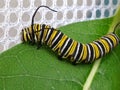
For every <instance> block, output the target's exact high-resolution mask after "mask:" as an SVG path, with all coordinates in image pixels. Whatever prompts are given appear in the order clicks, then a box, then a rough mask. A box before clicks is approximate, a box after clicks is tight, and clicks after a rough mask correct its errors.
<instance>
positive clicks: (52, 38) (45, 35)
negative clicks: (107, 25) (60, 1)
mask: <svg viewBox="0 0 120 90" xmlns="http://www.w3.org/2000/svg"><path fill="white" fill-rule="evenodd" d="M40 7H47V6H40ZM40 7H38V8H37V9H36V11H35V13H34V14H33V18H32V25H31V26H30V27H27V28H25V29H23V30H22V38H23V42H32V43H33V44H34V43H35V42H36V43H37V47H38V48H39V47H40V46H41V45H42V44H46V45H48V46H49V47H50V48H51V49H52V50H53V51H54V52H56V53H57V54H58V56H59V58H61V59H62V58H67V59H69V60H70V61H71V62H72V63H73V64H77V63H80V62H85V63H89V62H90V63H91V62H93V61H94V60H96V59H98V58H101V57H103V56H104V55H106V54H107V53H109V52H110V51H111V50H112V49H113V48H114V47H116V46H117V45H118V44H119V43H120V37H119V35H117V34H116V32H117V30H120V23H118V24H117V25H116V27H115V30H114V32H111V33H109V34H107V35H105V36H103V37H101V38H100V39H98V40H95V41H93V42H91V43H88V44H82V43H79V42H77V41H75V40H73V39H71V38H70V37H68V36H67V35H65V34H64V33H62V32H61V31H60V30H57V29H55V28H53V27H51V26H49V25H45V24H34V23H33V22H34V16H35V14H36V12H37V10H38V9H39V8H40ZM47 8H48V9H50V8H49V7H47ZM50 10H52V9H50ZM52 11H55V10H52Z"/></svg>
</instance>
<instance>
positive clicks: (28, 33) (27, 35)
mask: <svg viewBox="0 0 120 90" xmlns="http://www.w3.org/2000/svg"><path fill="white" fill-rule="evenodd" d="M32 40H33V36H32V29H31V27H27V28H24V29H22V41H23V42H32Z"/></svg>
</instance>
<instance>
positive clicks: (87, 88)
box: [83, 59, 101, 90]
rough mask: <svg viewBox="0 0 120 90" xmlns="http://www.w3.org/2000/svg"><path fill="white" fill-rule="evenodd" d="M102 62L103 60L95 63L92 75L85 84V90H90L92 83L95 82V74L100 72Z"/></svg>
mask: <svg viewBox="0 0 120 90" xmlns="http://www.w3.org/2000/svg"><path fill="white" fill-rule="evenodd" d="M100 62H101V59H99V60H97V61H96V62H95V63H94V65H93V67H92V69H91V71H90V74H89V75H88V78H87V80H86V82H85V83H84V86H83V90H89V89H90V85H91V83H92V81H93V78H94V76H95V74H96V72H97V70H98V67H99V65H100Z"/></svg>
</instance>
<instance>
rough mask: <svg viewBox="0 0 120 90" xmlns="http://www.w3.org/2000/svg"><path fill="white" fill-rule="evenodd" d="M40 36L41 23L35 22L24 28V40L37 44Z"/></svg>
mask: <svg viewBox="0 0 120 90" xmlns="http://www.w3.org/2000/svg"><path fill="white" fill-rule="evenodd" d="M39 36H40V25H39V24H34V25H33V26H32V25H31V26H30V27H26V28H24V29H22V41H23V42H29V43H31V44H35V42H37V41H38V39H39Z"/></svg>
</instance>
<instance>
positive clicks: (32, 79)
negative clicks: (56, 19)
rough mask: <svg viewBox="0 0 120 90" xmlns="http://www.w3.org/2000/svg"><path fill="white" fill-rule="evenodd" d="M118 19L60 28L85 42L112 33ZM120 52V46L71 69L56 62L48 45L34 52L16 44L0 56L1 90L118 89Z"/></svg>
mask: <svg viewBox="0 0 120 90" xmlns="http://www.w3.org/2000/svg"><path fill="white" fill-rule="evenodd" d="M117 11H119V10H117ZM119 16H120V12H118V13H117V14H116V15H115V16H114V17H111V18H107V19H101V20H94V21H87V22H79V23H74V24H70V25H66V26H63V27H61V28H59V29H60V30H61V31H62V32H64V33H65V34H67V35H68V36H69V37H71V38H73V39H74V40H77V41H79V42H82V43H88V42H91V41H93V40H95V39H97V38H99V37H101V36H103V35H105V34H107V33H108V32H110V31H113V29H114V28H113V27H114V26H115V25H116V22H117V21H115V20H117V19H116V18H119ZM119 20H120V19H119ZM119 20H118V21H119ZM119 53H120V45H119V46H117V47H116V48H114V49H113V51H111V52H110V53H109V54H107V55H106V56H105V57H103V58H102V59H100V60H96V62H94V63H93V64H79V65H76V66H74V65H71V64H70V63H69V62H67V61H60V60H58V58H57V55H56V54H55V53H54V52H52V51H51V49H50V48H48V47H47V46H43V47H41V48H40V50H37V49H36V46H31V45H27V44H19V45H17V46H15V47H13V48H11V49H9V50H8V51H6V52H4V53H1V54H0V90H82V89H83V90H88V89H89V90H120V87H119V86H120V81H119V80H120V79H119V76H120V70H119V67H120V55H119Z"/></svg>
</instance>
